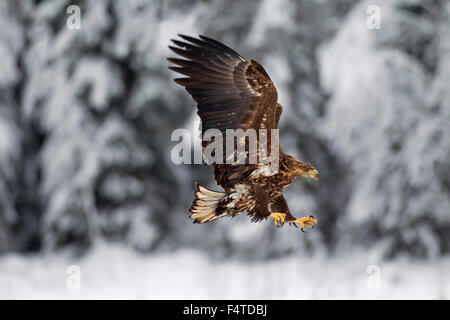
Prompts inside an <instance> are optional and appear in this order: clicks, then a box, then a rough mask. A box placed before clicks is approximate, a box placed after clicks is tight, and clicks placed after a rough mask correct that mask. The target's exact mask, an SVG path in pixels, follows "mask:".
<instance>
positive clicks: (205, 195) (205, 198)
mask: <svg viewBox="0 0 450 320" xmlns="http://www.w3.org/2000/svg"><path fill="white" fill-rule="evenodd" d="M194 187H195V191H194V195H195V199H194V202H193V203H192V205H191V208H190V209H189V211H190V212H191V215H190V216H189V217H190V218H191V219H193V220H194V223H205V222H209V221H212V220H216V219H218V218H220V217H223V216H226V215H228V212H227V210H223V209H224V208H222V206H221V201H222V200H224V199H225V198H226V197H227V196H228V193H226V192H218V191H213V190H209V189H207V188H205V187H203V186H201V185H199V184H198V182H195V183H194Z"/></svg>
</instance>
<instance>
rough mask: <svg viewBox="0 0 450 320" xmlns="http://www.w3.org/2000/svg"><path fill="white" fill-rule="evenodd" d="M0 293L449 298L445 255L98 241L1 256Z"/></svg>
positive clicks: (64, 296) (449, 267)
mask: <svg viewBox="0 0 450 320" xmlns="http://www.w3.org/2000/svg"><path fill="white" fill-rule="evenodd" d="M71 265H76V266H78V267H79V270H80V273H79V274H80V278H79V279H80V282H79V283H80V286H79V289H76V288H77V287H75V289H74V287H73V284H74V282H73V281H72V280H73V278H71V277H73V276H74V275H75V274H74V273H71V274H69V273H68V271H70V270H73V268H70V267H69V266H71ZM75 276H76V275H75ZM75 283H77V282H76V281H75ZM69 288H71V289H69ZM0 298H1V299H449V298H450V259H449V258H446V259H441V260H435V261H431V262H417V261H415V262H412V261H409V260H406V259H405V260H401V259H400V260H398V259H397V260H395V261H391V262H377V260H376V259H375V258H373V255H371V254H370V253H367V252H366V253H360V254H352V255H347V256H346V257H339V258H327V257H325V255H316V256H313V257H306V256H298V257H287V258H282V259H277V260H272V261H268V262H259V263H246V262H242V261H235V260H232V261H225V262H215V261H212V260H211V259H209V258H208V257H207V256H206V255H205V254H204V253H202V252H200V251H196V250H180V251H177V252H174V253H170V254H158V255H143V254H140V253H137V252H136V251H132V250H130V249H127V248H125V247H123V246H118V245H105V244H101V245H96V246H95V247H94V249H93V250H91V251H90V253H89V254H87V255H85V256H84V257H82V258H74V257H71V255H70V254H68V253H59V254H56V253H51V254H46V255H41V256H23V255H17V254H9V255H6V256H3V257H2V258H0Z"/></svg>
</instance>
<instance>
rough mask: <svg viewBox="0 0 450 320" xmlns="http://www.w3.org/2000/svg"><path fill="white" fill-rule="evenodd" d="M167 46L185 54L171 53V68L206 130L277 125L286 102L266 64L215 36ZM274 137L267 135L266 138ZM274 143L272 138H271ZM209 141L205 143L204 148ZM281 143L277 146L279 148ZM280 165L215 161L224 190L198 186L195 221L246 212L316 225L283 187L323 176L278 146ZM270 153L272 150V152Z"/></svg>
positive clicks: (278, 222)
mask: <svg viewBox="0 0 450 320" xmlns="http://www.w3.org/2000/svg"><path fill="white" fill-rule="evenodd" d="M179 36H180V37H181V38H182V39H183V40H184V41H179V40H173V39H172V42H173V43H174V44H175V45H176V46H177V47H174V46H169V48H170V49H171V50H172V51H173V52H175V53H176V54H178V55H179V56H181V57H182V58H183V59H178V58H168V59H167V60H168V61H169V62H171V63H173V64H175V65H177V66H170V67H169V68H170V69H172V70H174V71H176V72H179V73H181V74H183V75H185V76H187V77H184V78H177V79H174V81H175V82H176V83H178V84H179V85H181V86H183V87H185V88H186V91H187V92H189V94H190V95H191V96H192V99H194V100H195V102H196V103H197V114H198V115H199V116H200V119H201V121H202V133H204V132H205V131H206V130H208V129H217V130H220V131H221V132H223V133H224V134H225V132H226V131H227V129H242V130H244V131H245V130H249V129H254V130H259V129H267V130H271V129H278V122H279V120H280V116H281V113H282V110H283V107H282V106H281V105H280V104H279V103H277V99H278V94H277V90H276V88H275V85H274V84H273V82H272V80H271V79H270V77H269V75H268V74H267V72H266V71H265V70H264V68H263V67H262V66H261V65H260V64H259V63H258V62H256V61H255V60H250V61H247V60H246V59H244V58H243V57H242V56H240V55H239V54H238V53H237V52H235V51H234V50H232V49H231V48H229V47H227V46H226V45H224V44H222V43H220V42H218V41H216V40H213V39H211V38H208V37H205V36H202V35H199V38H193V37H189V36H185V35H179ZM270 138H271V135H269V137H268V139H270ZM268 144H270V142H268ZM207 145H208V142H203V151H204V150H205V147H207ZM277 148H279V147H277ZM278 151H279V152H278V157H279V158H278V159H279V160H278V170H275V171H274V170H270V168H269V167H268V164H266V163H265V164H263V163H262V161H260V160H259V159H260V158H257V159H258V161H257V162H256V163H253V164H250V163H244V164H242V163H235V162H232V163H231V164H230V163H213V164H212V165H213V167H214V176H215V180H216V182H217V184H218V185H219V186H221V187H222V188H223V189H224V192H217V191H212V190H209V189H207V188H205V187H203V186H200V185H199V184H198V183H197V182H195V183H194V186H195V191H194V195H195V199H194V201H193V203H192V206H191V208H190V210H189V211H190V212H191V215H190V218H191V219H193V220H194V223H205V222H209V221H212V220H215V219H218V218H221V217H224V216H231V217H234V216H236V215H238V214H239V213H241V212H247V213H248V215H249V216H251V217H252V221H261V220H265V219H267V218H268V217H272V218H273V219H274V221H275V225H277V226H282V225H283V224H284V223H289V224H293V225H294V226H297V225H296V224H295V223H299V224H300V226H301V229H302V231H304V230H305V228H306V226H314V224H315V223H317V220H316V219H314V217H313V216H309V217H304V218H295V217H294V216H293V215H292V214H291V212H290V211H289V207H288V205H287V203H286V200H285V198H284V197H283V191H284V190H286V188H287V187H288V186H289V185H290V184H291V183H292V182H293V181H294V180H295V179H296V178H303V177H304V178H312V179H314V180H318V179H319V173H318V171H317V170H316V169H315V168H314V167H313V166H312V165H310V164H307V163H304V162H302V161H300V160H298V159H296V158H295V157H293V156H290V155H288V154H285V153H283V152H282V150H281V148H279V150H278ZM269 152H271V150H270V151H269Z"/></svg>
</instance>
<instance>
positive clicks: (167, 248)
mask: <svg viewBox="0 0 450 320" xmlns="http://www.w3.org/2000/svg"><path fill="white" fill-rule="evenodd" d="M72 4H76V5H78V6H79V7H80V9H81V28H80V29H74V30H71V29H69V28H68V27H67V19H68V17H69V14H67V12H66V10H67V8H68V6H70V5H72ZM373 5H375V6H377V8H379V9H380V14H381V15H380V17H381V20H380V22H381V28H380V29H376V28H375V29H371V28H369V27H368V20H370V17H371V13H373V12H372V11H371V10H370V9H368V8H369V7H370V6H373ZM178 33H183V34H189V35H197V34H204V35H207V36H209V37H212V38H215V39H217V40H219V41H222V42H224V43H225V44H227V45H229V46H231V47H232V48H234V49H235V50H236V51H238V52H239V53H240V54H241V55H243V56H244V57H246V58H248V59H250V58H253V59H256V60H258V61H260V62H261V63H262V64H263V65H264V67H265V68H266V70H267V71H268V73H269V74H270V76H271V78H272V80H273V81H274V83H275V85H276V86H277V88H278V93H279V100H280V103H281V104H282V105H283V106H284V113H283V116H282V118H281V122H280V123H281V131H280V139H281V144H282V147H283V150H284V151H285V152H287V153H291V154H293V155H295V156H296V157H298V158H299V159H301V160H303V161H305V162H309V163H312V164H314V165H315V167H316V168H318V170H319V172H320V181H319V182H318V183H315V182H310V181H297V182H295V183H294V184H293V185H292V186H291V187H290V188H289V189H288V190H287V191H286V192H285V195H286V197H287V200H288V203H289V205H290V208H291V211H292V212H293V213H294V215H296V216H306V215H309V214H313V215H314V216H315V217H317V218H318V220H319V224H318V226H317V227H316V228H315V229H314V230H313V231H310V232H308V233H307V234H303V233H301V232H299V231H298V230H297V229H294V228H288V227H286V226H285V227H284V228H283V229H278V228H275V227H274V226H273V223H269V222H266V223H260V224H250V223H249V219H248V218H247V217H246V216H245V215H242V216H239V217H237V218H235V219H233V220H229V219H223V220H219V221H215V222H213V223H209V224H206V225H194V224H192V223H191V221H190V220H189V219H188V215H189V214H188V211H187V209H188V208H189V206H190V204H191V201H192V197H193V196H192V190H193V181H199V182H200V183H201V184H203V185H206V186H208V187H210V188H212V189H215V188H217V187H216V186H215V184H214V181H213V177H212V170H211V168H209V167H207V166H204V165H175V164H173V163H172V161H171V158H170V152H171V149H172V148H173V146H174V145H175V144H176V142H172V141H170V136H171V133H172V131H173V130H174V129H177V128H188V129H191V128H193V127H194V122H195V120H196V115H195V109H194V104H193V102H192V101H191V99H190V97H189V95H188V94H187V93H186V92H185V91H184V90H183V89H182V88H181V87H179V86H177V85H176V84H175V83H174V82H173V81H172V79H173V78H174V77H175V76H176V75H175V74H174V73H173V72H171V71H170V70H168V68H167V66H168V63H167V61H166V60H165V59H166V57H168V56H171V55H173V54H171V52H170V51H169V50H168V48H167V45H169V42H170V38H176V37H177V34H178ZM449 84H450V2H449V1H438V0H434V1H430V0H397V1H387V0H386V1H382V0H368V1H354V0H340V1H325V0H299V1H290V0H264V1H238V0H229V1H190V0H167V1H157V0H148V1H144V0H142V1H138V0H134V1H125V0H118V1H113V0H101V1H97V0H96V1H94V0H90V1H88V0H86V1H63V0H47V1H37V0H36V1H31V0H30V1H28V0H24V1H9V0H6V1H1V2H0V297H2V298H23V297H25V298H36V297H44V298H47V297H53V298H105V297H106V298H107V297H111V298H116V297H125V298H129V297H133V298H380V297H381V298H401V297H410V298H414V297H424V298H444V299H450V268H449V267H450V260H449V258H448V255H449V253H450V174H449V172H450V85H449ZM74 264H75V265H80V267H81V270H82V275H83V278H82V279H83V281H82V284H83V286H82V288H81V289H80V290H78V291H73V290H72V291H71V290H68V289H67V288H66V278H67V274H66V268H67V266H68V265H74ZM374 265H375V266H376V267H379V269H380V270H381V271H382V274H383V277H382V279H384V280H383V281H382V284H383V286H382V288H381V289H380V288H378V289H379V290H370V289H371V288H368V287H370V286H369V285H368V284H367V283H366V280H367V279H366V278H367V277H368V276H370V275H371V273H370V272H369V271H370V270H371V269H370V268H368V267H370V266H374ZM280 269H281V272H280V271H279V270H280ZM369 269H370V270H369ZM372 269H373V268H372ZM375 269H376V268H375ZM376 270H378V269H376ZM169 271H170V272H169ZM305 272H306V273H308V274H309V275H310V276H307V277H306V279H305V276H304V275H303V276H302V273H305ZM198 273H200V274H202V275H203V276H202V279H198V277H196V276H195V275H196V274H198ZM280 273H281V274H282V276H281V278H280ZM218 274H219V275H220V276H219V278H220V279H217V278H216V277H217V276H218ZM372 289H373V288H372Z"/></svg>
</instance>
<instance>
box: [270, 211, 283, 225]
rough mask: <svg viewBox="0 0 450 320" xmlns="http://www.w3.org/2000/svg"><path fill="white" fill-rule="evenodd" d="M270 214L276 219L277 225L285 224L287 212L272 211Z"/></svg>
mask: <svg viewBox="0 0 450 320" xmlns="http://www.w3.org/2000/svg"><path fill="white" fill-rule="evenodd" d="M270 216H271V217H272V218H273V219H274V220H275V225H276V226H277V227H279V228H281V227H282V226H283V225H284V221H285V219H286V213H281V212H272V213H271V214H270Z"/></svg>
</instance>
